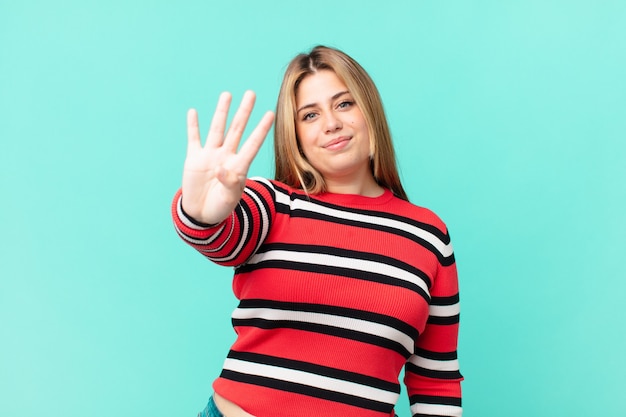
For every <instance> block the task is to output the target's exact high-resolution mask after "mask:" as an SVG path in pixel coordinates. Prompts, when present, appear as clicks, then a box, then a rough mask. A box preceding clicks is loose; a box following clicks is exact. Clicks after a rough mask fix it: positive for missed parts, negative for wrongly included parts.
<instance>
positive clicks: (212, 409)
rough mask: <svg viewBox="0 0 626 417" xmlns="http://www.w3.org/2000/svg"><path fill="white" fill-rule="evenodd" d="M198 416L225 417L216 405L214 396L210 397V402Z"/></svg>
mask: <svg viewBox="0 0 626 417" xmlns="http://www.w3.org/2000/svg"><path fill="white" fill-rule="evenodd" d="M198 417H224V415H223V414H222V413H220V410H218V408H217V405H215V401H213V396H211V398H209V403H208V404H207V405H206V407H204V410H202V411H200V412H199V413H198Z"/></svg>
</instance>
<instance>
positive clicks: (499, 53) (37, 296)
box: [0, 0, 626, 417]
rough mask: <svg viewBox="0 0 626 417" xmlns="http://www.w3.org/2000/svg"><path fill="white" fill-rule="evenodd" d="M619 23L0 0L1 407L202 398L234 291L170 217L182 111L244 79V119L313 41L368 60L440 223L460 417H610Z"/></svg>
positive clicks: (409, 181) (325, 4) (290, 5)
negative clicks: (453, 315)
mask: <svg viewBox="0 0 626 417" xmlns="http://www.w3.org/2000/svg"><path fill="white" fill-rule="evenodd" d="M624 22H626V2H623V1H619V0H616V1H601V0H600V1H598V0H596V1H591V0H590V1H575V0H571V1H565V0H554V1H550V0H527V1H453V0H450V1H441V0H438V1H385V2H366V1H342V2H336V1H327V0H318V1H316V2H292V1H271V2H257V1H229V2H225V1H224V2H223V1H220V2H212V1H199V0H193V1H180V2H169V1H158V0H157V1H120V0H109V1H106V2H104V1H100V2H90V1H76V0H69V1H64V2H45V1H32V0H26V1H22V2H9V1H6V0H0V46H1V48H0V140H1V147H0V174H1V177H0V178H1V183H0V186H1V192H2V194H1V198H2V204H1V205H0V211H1V214H2V215H1V216H0V228H1V229H0V230H1V241H0V244H1V247H0V268H1V269H0V415H2V416H24V417H31V416H33V417H34V416H40V415H47V416H65V417H74V416H87V415H89V416H93V417H104V416H107V417H108V416H134V415H144V416H154V417H160V416H163V417H165V416H195V413H197V411H198V410H200V409H201V408H203V407H204V404H205V402H206V400H207V398H208V396H209V395H210V393H211V382H212V380H213V378H214V377H215V376H216V375H217V374H218V373H219V370H220V368H221V365H222V362H223V358H224V356H225V354H226V352H227V350H228V347H229V345H230V343H231V342H232V341H233V338H234V332H233V331H232V329H231V328H230V319H229V317H230V312H231V310H232V309H233V308H234V307H235V303H236V300H235V299H234V298H233V296H232V294H231V290H230V277H231V274H232V271H231V270H229V269H226V268H219V267H216V266H214V265H211V264H210V263H209V262H207V261H206V260H204V259H203V258H202V257H201V256H200V255H198V254H197V253H195V252H194V251H193V250H192V249H190V248H189V247H187V246H186V245H184V244H183V243H182V241H180V240H179V238H178V237H177V236H176V234H175V233H174V231H173V227H172V225H171V220H170V215H169V206H170V201H171V198H172V195H173V193H174V192H175V190H176V189H177V187H178V186H179V184H180V179H181V171H182V164H183V159H184V153H185V144H186V128H185V113H186V110H187V109H188V108H189V107H196V108H198V109H199V111H200V114H201V127H203V128H204V129H205V130H206V128H207V127H208V121H209V119H210V115H211V113H212V110H213V108H214V105H215V102H216V99H217V96H218V95H219V93H220V92H221V91H223V90H229V91H232V92H233V94H234V96H235V98H236V100H235V101H237V100H238V98H239V97H241V94H242V93H243V91H244V90H246V89H253V90H255V91H256V92H257V95H258V101H257V103H258V105H257V108H256V110H255V113H254V114H253V121H258V120H259V119H260V117H261V115H262V114H263V112H264V111H265V110H268V109H273V108H274V105H275V100H276V97H277V92H278V87H279V83H280V80H281V77H282V74H283V72H284V69H285V66H286V64H287V62H288V61H289V60H290V59H291V58H292V57H293V56H294V55H295V54H296V53H298V52H301V51H305V50H308V49H309V48H310V47H312V46H313V45H315V44H318V43H322V44H328V45H331V46H335V47H339V48H341V49H343V50H345V51H346V52H348V53H349V54H351V55H352V56H353V57H354V58H356V59H357V60H358V61H359V62H360V63H361V64H362V65H363V66H364V67H365V68H366V69H367V70H368V71H369V72H370V74H371V75H372V77H373V78H374V80H375V82H376V83H377V85H378V87H379V89H380V92H381V95H382V97H383V100H384V103H385V107H386V110H387V113H388V116H389V120H390V124H391V127H392V132H393V134H394V138H395V141H396V146H397V151H398V155H399V165H400V169H401V173H402V178H403V181H404V184H405V187H406V188H407V190H408V192H409V195H410V197H411V199H412V201H413V202H414V203H416V204H419V205H424V206H427V207H429V208H431V209H433V210H435V211H436V212H437V213H438V214H439V215H440V216H441V217H443V218H444V220H445V221H446V222H447V224H448V226H449V229H450V231H451V234H452V237H453V242H454V244H455V250H456V256H457V262H458V267H459V273H460V283H461V291H462V293H461V295H462V322H461V326H462V327H461V334H460V360H461V366H462V372H463V374H464V375H465V377H466V380H465V382H464V383H463V391H464V408H465V416H468V417H479V416H482V417H485V416H501V415H506V416H520V417H521V416H524V417H527V416H553V417H554V416H598V415H612V416H618V415H626V403H625V402H624V400H623V395H624V392H625V389H626V383H625V382H624V374H625V372H626V359H625V355H624V352H625V351H626V336H625V335H624V328H625V325H624V318H625V314H624V308H623V299H624V295H625V294H626V280H625V278H626V268H625V266H624V264H623V261H622V258H620V256H623V252H624V248H625V244H624V236H625V234H626V219H625V216H624V208H623V207H624V203H626V186H625V184H624V179H625V177H626V168H625V167H626V163H625V160H626V158H625V157H626V145H625V144H624V143H625V141H624V139H626V82H625V74H626V45H625V39H626V24H624ZM250 174H251V175H264V176H271V175H272V148H271V140H268V141H267V142H266V144H265V145H264V147H263V148H262V150H261V152H260V155H259V157H258V158H257V159H256V160H255V163H254V165H253V167H252V169H251V172H250ZM397 411H398V413H399V414H400V416H401V417H406V416H409V411H408V401H407V399H406V397H405V396H404V395H403V397H402V398H401V400H400V403H399V406H398V410H397Z"/></svg>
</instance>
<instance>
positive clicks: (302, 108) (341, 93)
mask: <svg viewBox="0 0 626 417" xmlns="http://www.w3.org/2000/svg"><path fill="white" fill-rule="evenodd" d="M348 93H349V91H348V90H345V91H340V92H338V93H336V94H334V95H333V96H332V97H331V98H330V101H333V100H337V99H338V98H339V97H341V96H343V95H344V94H348ZM315 106H317V103H310V104H305V105H304V106H302V107H300V108H299V109H298V110H296V113H300V112H301V111H302V110H304V109H308V108H309V107H315Z"/></svg>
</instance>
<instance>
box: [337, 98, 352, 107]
mask: <svg viewBox="0 0 626 417" xmlns="http://www.w3.org/2000/svg"><path fill="white" fill-rule="evenodd" d="M353 104H354V102H353V101H348V100H346V101H342V102H341V103H339V105H338V106H337V107H339V108H340V109H346V108H348V107H350V106H352V105H353Z"/></svg>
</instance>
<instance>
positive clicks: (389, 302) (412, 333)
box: [172, 178, 462, 417]
mask: <svg viewBox="0 0 626 417" xmlns="http://www.w3.org/2000/svg"><path fill="white" fill-rule="evenodd" d="M172 215H173V219H174V224H175V227H176V230H177V232H178V234H179V235H180V236H181V237H182V238H183V239H184V240H185V241H186V242H187V243H188V244H190V245H191V246H192V247H194V248H195V249H197V250H198V251H200V253H202V254H203V255H204V256H206V257H207V258H209V259H210V260H212V261H213V262H216V263H218V264H220V265H226V266H232V267H234V271H235V272H234V281H233V290H234V292H235V295H236V297H237V299H238V300H239V305H238V306H237V308H236V309H235V311H234V312H233V314H232V323H233V326H234V329H235V331H236V333H237V338H236V341H235V342H234V344H233V345H232V347H231V350H230V352H229V353H228V356H227V358H226V360H225V362H224V367H223V370H222V373H221V375H220V376H219V377H218V378H217V379H216V380H215V382H214V384H213V388H214V389H215V391H216V392H218V393H219V394H220V395H222V396H223V397H225V398H227V399H229V400H231V401H233V402H234V403H236V404H238V405H239V406H241V407H242V408H243V409H244V410H246V411H247V412H249V413H251V414H253V415H255V416H259V417H265V416H272V417H288V416H289V417H293V416H299V417H319V416H331V415H332V416H342V417H357V416H358V417H383V416H393V414H394V405H395V404H396V402H397V400H398V398H399V396H400V382H399V375H400V374H401V371H402V369H403V368H404V370H405V372H404V384H405V386H406V389H407V392H408V396H409V401H410V405H411V412H412V415H413V416H460V415H461V412H462V409H461V388H460V382H461V380H462V376H461V374H460V373H459V368H458V362H457V353H456V347H457V335H458V326H459V296H458V282H457V273H456V266H455V261H454V254H453V251H452V245H451V243H450V238H449V235H448V233H447V229H446V227H445V225H444V224H443V222H442V221H441V220H440V219H439V218H438V217H437V216H436V215H435V214H434V213H433V212H431V211H429V210H427V209H425V208H421V207H417V206H415V205H413V204H411V203H409V202H406V201H403V200H401V199H399V198H397V197H395V196H394V195H393V194H392V193H391V191H389V190H385V192H384V194H383V195H382V196H380V197H374V198H372V197H364V196H359V195H346V194H332V193H325V194H320V195H313V196H307V195H305V194H304V193H303V192H302V191H301V190H296V189H292V188H289V187H287V186H286V185H284V184H281V183H279V182H276V181H272V180H267V179H261V178H254V179H249V180H247V184H246V188H245V191H244V193H243V196H242V199H241V201H240V203H239V205H238V206H237V208H236V209H235V210H234V212H233V213H232V214H231V216H230V217H229V218H228V219H226V220H225V221H223V222H222V223H220V224H218V225H203V224H200V223H198V222H196V221H194V220H193V219H192V218H190V217H189V216H188V215H186V213H185V212H184V211H183V210H182V207H181V191H178V193H177V194H176V196H175V198H174V201H173V204H172Z"/></svg>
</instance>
